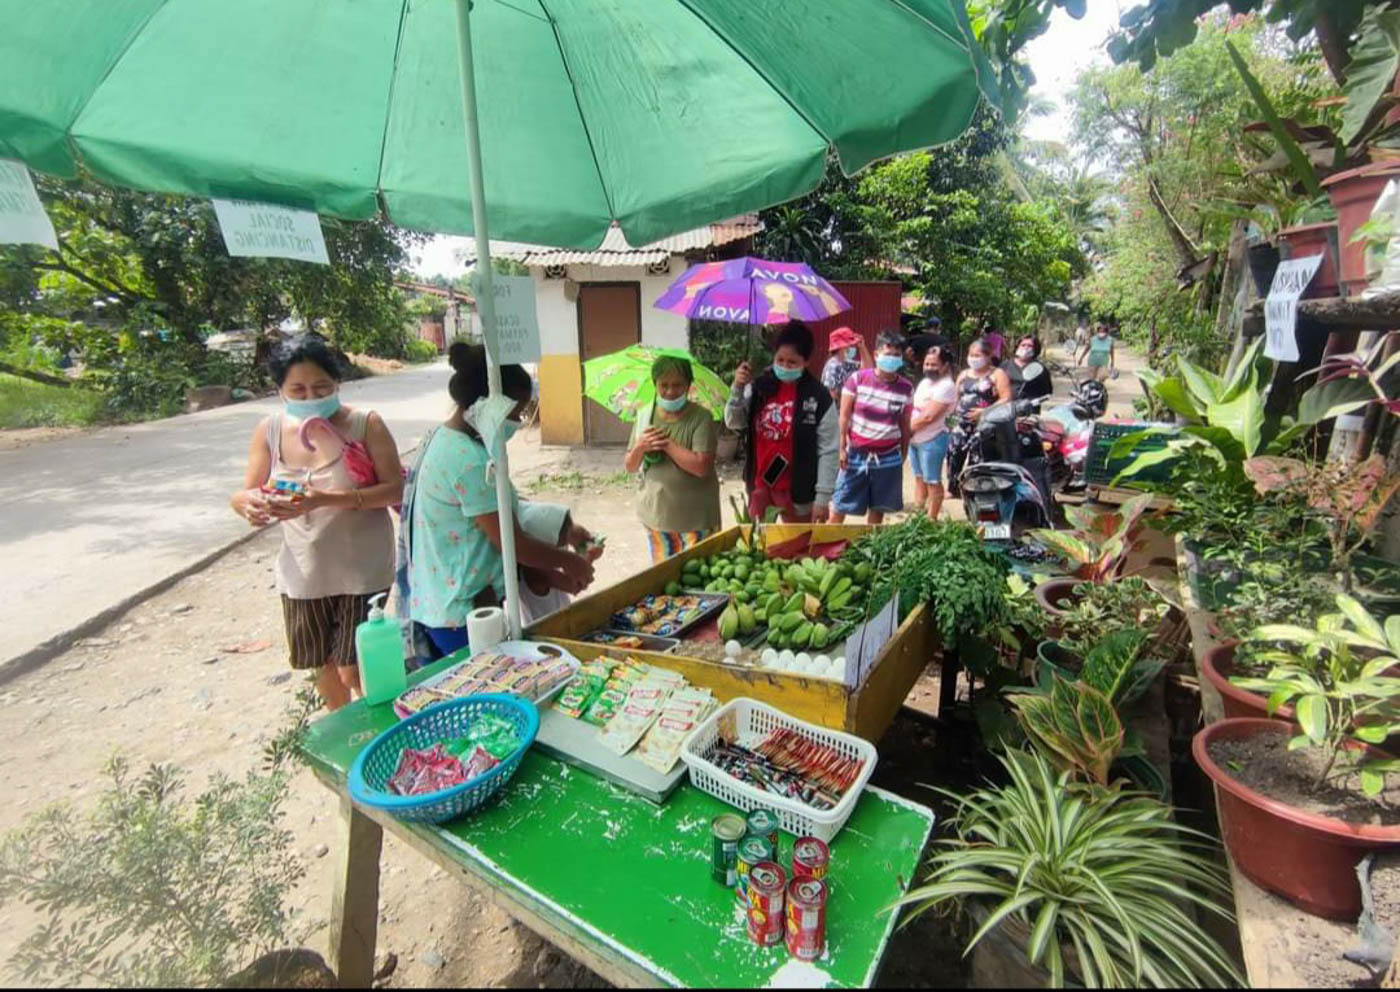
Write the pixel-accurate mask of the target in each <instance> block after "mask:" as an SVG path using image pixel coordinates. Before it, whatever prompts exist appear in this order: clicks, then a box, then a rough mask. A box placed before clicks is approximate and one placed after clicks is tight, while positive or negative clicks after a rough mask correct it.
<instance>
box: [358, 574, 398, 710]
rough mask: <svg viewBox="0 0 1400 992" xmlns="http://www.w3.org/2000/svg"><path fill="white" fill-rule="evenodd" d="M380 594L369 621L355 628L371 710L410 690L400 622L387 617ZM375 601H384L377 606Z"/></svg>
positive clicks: (362, 675) (366, 697)
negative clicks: (372, 707)
mask: <svg viewBox="0 0 1400 992" xmlns="http://www.w3.org/2000/svg"><path fill="white" fill-rule="evenodd" d="M385 595H386V594H385V593H380V594H379V595H378V596H375V597H374V598H373V599H371V600H370V601H369V604H370V609H369V619H368V620H366V621H365V622H364V623H362V624H360V625H359V626H358V627H356V628H355V654H357V655H358V656H359V661H360V688H361V689H362V690H363V691H364V694H365V702H367V703H369V704H370V705H371V706H374V705H377V704H379V703H387V702H388V701H389V700H391V699H393V698H394V697H395V696H397V695H398V694H399V693H401V692H403V691H404V690H405V689H407V688H408V670H407V668H406V667H405V666H404V656H403V635H402V633H401V632H400V630H399V625H398V623H397V621H394V620H391V619H389V618H388V617H387V616H385V615H384V607H383V604H382V601H383V599H384V596H385ZM375 600H380V601H381V602H380V603H376V602H375Z"/></svg>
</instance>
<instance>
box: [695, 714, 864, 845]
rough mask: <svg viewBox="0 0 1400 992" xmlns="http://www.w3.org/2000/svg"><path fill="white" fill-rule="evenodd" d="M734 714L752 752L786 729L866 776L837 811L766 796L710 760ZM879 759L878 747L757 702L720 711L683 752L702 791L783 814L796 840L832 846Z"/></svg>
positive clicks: (745, 806) (741, 736) (783, 823)
mask: <svg viewBox="0 0 1400 992" xmlns="http://www.w3.org/2000/svg"><path fill="white" fill-rule="evenodd" d="M730 713H732V714H734V726H735V729H736V730H737V732H738V737H739V740H738V741H737V743H739V744H741V745H743V746H745V747H751V746H753V745H756V744H758V743H760V742H761V741H762V740H763V739H764V738H765V737H767V736H768V735H769V734H770V733H772V732H773V731H774V730H779V729H782V728H786V729H788V730H795V731H797V732H798V733H800V734H801V735H802V736H804V737H807V738H809V739H811V740H814V741H817V742H818V743H821V744H825V745H827V746H828V747H831V748H834V749H835V750H836V751H839V752H840V753H841V754H842V755H843V756H845V757H848V758H855V759H856V760H858V761H860V762H862V765H861V770H860V774H859V775H858V776H856V780H855V782H854V783H853V784H852V785H851V787H850V788H849V789H847V790H846V794H845V795H844V796H842V797H841V801H840V802H839V803H837V804H836V808H835V809H829V810H817V809H813V808H812V807H810V806H808V805H807V804H806V803H802V802H799V801H798V800H796V799H788V798H786V797H785V796H779V795H777V794H776V793H772V792H765V791H764V790H762V789H759V788H757V787H755V786H752V785H749V784H748V783H747V782H741V781H739V780H738V779H736V778H735V777H734V776H732V775H730V774H729V773H728V772H725V771H722V770H721V769H720V768H719V767H718V766H717V765H715V764H714V763H713V762H711V761H710V760H709V758H710V755H711V754H713V753H714V749H715V743H716V742H717V741H718V740H719V722H720V720H721V719H723V718H724V717H725V716H726V715H727V714H730ZM876 758H877V754H876V751H875V745H873V744H871V743H870V742H869V741H864V740H861V739H860V738H859V737H853V736H852V735H850V734H843V733H841V732H840V731H838V730H828V729H827V728H826V727H818V726H816V725H814V724H810V723H804V722H803V721H801V720H798V719H796V718H795V717H791V716H788V715H787V714H786V713H784V712H783V711H782V710H778V709H774V708H773V707H772V706H768V705H766V704H764V703H760V702H759V701H758V700H756V699H745V698H740V699H734V700H731V701H730V702H728V703H726V704H725V705H724V706H722V707H720V708H719V709H718V710H716V711H715V712H714V713H713V714H711V715H710V718H709V719H707V720H706V721H705V722H704V723H702V724H700V726H698V727H696V728H695V729H694V730H693V731H691V733H690V736H689V737H687V738H686V740H685V744H684V745H683V746H682V747H681V760H682V761H684V762H685V764H686V767H687V768H689V769H690V781H691V784H692V785H694V786H695V787H696V788H697V789H700V790H701V791H702V792H708V793H709V794H710V795H712V796H714V797H715V798H717V799H719V800H721V801H723V802H726V803H728V804H729V805H731V806H735V807H737V808H738V809H741V810H743V811H744V812H746V813H747V812H749V811H750V810H754V809H758V808H760V807H762V808H764V809H771V810H772V811H773V812H775V813H777V814H778V823H779V825H780V826H781V827H782V828H783V829H784V830H786V831H787V832H788V833H790V834H792V835H793V836H794V837H816V838H817V839H818V840H822V841H827V842H830V841H831V839H832V838H833V837H835V836H836V835H837V833H839V832H840V830H841V828H842V827H843V826H845V825H846V821H847V820H848V819H849V818H850V816H851V811H852V810H854V809H855V808H856V802H857V800H859V799H860V794H861V792H862V791H863V790H864V789H865V783H866V782H868V781H870V774H871V772H873V771H874V770H875V761H876Z"/></svg>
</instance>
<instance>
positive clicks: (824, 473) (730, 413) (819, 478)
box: [724, 321, 840, 523]
mask: <svg viewBox="0 0 1400 992" xmlns="http://www.w3.org/2000/svg"><path fill="white" fill-rule="evenodd" d="M811 357H812V332H811V331H810V330H808V328H807V325H806V324H803V323H800V322H798V321H792V322H791V323H789V324H787V325H786V326H784V327H783V329H782V330H781V331H780V332H779V333H778V335H777V337H776V338H775V339H774V341H773V365H772V366H771V367H770V368H768V369H765V370H764V371H763V372H762V373H760V374H759V375H758V376H757V377H755V376H754V374H753V371H752V370H751V369H750V368H749V364H748V362H744V363H743V364H741V365H740V366H739V368H738V369H737V370H736V371H735V373H734V388H733V389H732V390H731V391H730V394H729V401H728V402H727V403H725V405H724V422H725V424H726V425H727V426H728V427H729V429H730V430H733V431H743V430H747V431H748V432H749V443H748V445H747V448H748V453H747V455H746V456H745V459H744V486H745V488H746V489H747V490H748V494H749V513H750V515H751V516H752V517H753V518H754V519H755V520H761V519H763V515H764V513H765V512H766V511H767V509H768V508H769V507H770V506H775V507H777V508H778V509H779V510H780V511H781V513H782V518H783V519H784V520H785V521H788V522H790V523H794V522H806V521H810V520H816V521H824V520H826V518H827V504H828V503H829V502H830V500H831V492H832V489H833V488H834V487H835V484H836V469H837V446H838V440H837V432H838V431H839V427H840V425H839V418H838V416H837V412H836V404H835V403H833V402H832V400H831V394H830V393H828V392H827V391H826V389H825V388H823V386H822V384H821V383H820V382H819V381H817V379H816V377H815V376H813V375H812V374H811V373H810V372H808V371H807V360H808V359H809V358H811Z"/></svg>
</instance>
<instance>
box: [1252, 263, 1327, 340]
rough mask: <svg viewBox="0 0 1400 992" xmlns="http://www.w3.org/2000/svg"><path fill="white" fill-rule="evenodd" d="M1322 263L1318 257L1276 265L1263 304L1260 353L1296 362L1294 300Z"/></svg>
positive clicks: (1295, 313)
mask: <svg viewBox="0 0 1400 992" xmlns="http://www.w3.org/2000/svg"><path fill="white" fill-rule="evenodd" d="M1321 264H1322V256H1321V255H1308V256H1306V257H1305V258H1290V259H1289V260H1288V261H1286V262H1279V263H1278V269H1277V271H1275V272H1274V281H1273V283H1272V285H1270V286H1269V298H1268V299H1267V300H1266V301H1265V302H1264V334H1265V340H1264V354H1265V355H1267V356H1268V357H1269V358H1272V359H1274V360H1275V361H1280V362H1296V361H1297V360H1298V297H1300V296H1302V295H1303V290H1305V289H1307V288H1308V283H1310V282H1312V277H1313V276H1314V275H1316V274H1317V269H1318V266H1320V265H1321Z"/></svg>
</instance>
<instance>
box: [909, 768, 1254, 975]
mask: <svg viewBox="0 0 1400 992" xmlns="http://www.w3.org/2000/svg"><path fill="white" fill-rule="evenodd" d="M1000 760H1001V763H1002V764H1003V765H1004V766H1005V767H1006V770H1007V772H1008V774H1009V776H1010V780H1009V781H1008V782H1007V783H1006V784H1005V785H999V786H994V785H988V786H986V787H984V788H982V789H979V790H977V791H976V792H973V793H972V794H970V795H967V796H959V795H956V794H953V793H947V792H945V793H944V794H945V795H947V796H948V797H949V798H950V799H952V801H953V802H954V803H955V804H956V807H957V811H956V813H955V814H954V815H953V817H952V818H951V820H950V821H949V822H950V823H951V826H952V830H953V834H954V836H953V837H952V838H950V839H949V840H947V841H945V842H944V843H943V844H942V845H941V849H940V851H939V853H938V854H937V855H935V856H934V858H933V863H932V871H931V872H930V874H929V876H928V878H927V880H926V882H925V884H924V885H922V886H920V887H919V888H916V889H913V890H911V891H910V892H909V893H908V895H906V896H905V897H904V898H903V899H901V900H900V902H899V904H900V905H909V906H913V907H914V911H913V913H911V914H910V915H909V916H908V917H907V918H906V922H907V920H908V919H912V918H913V916H914V915H917V914H918V913H921V912H923V911H924V910H927V909H930V908H933V907H937V906H942V905H945V904H949V903H953V904H957V905H959V906H961V907H962V908H963V909H964V910H966V911H967V912H969V913H970V914H971V915H972V916H973V919H974V920H976V921H977V922H978V923H979V926H978V927H977V930H976V932H974V933H973V935H972V937H971V939H970V941H969V944H968V949H969V951H974V950H975V953H977V954H979V955H980V954H983V953H984V952H985V953H990V952H991V948H993V947H995V946H998V945H1000V946H1001V947H1003V948H1007V949H1008V951H1009V953H1011V954H1014V955H1016V956H1017V958H1018V959H1019V960H1016V961H1013V962H1008V963H1010V964H1014V965H1019V966H1020V968H1019V970H1020V972H1021V975H1022V976H1024V977H1023V979H1022V980H1023V981H1024V983H1025V984H1026V985H1046V986H1050V987H1054V988H1062V987H1064V986H1066V985H1067V984H1069V983H1071V982H1076V983H1079V984H1082V985H1085V986H1091V987H1099V986H1102V987H1117V988H1128V987H1141V986H1143V985H1156V986H1163V987H1168V986H1204V985H1210V986H1229V985H1240V984H1243V978H1242V976H1241V975H1240V974H1239V972H1238V970H1237V969H1236V968H1235V965H1234V963H1233V962H1232V961H1231V960H1230V957H1229V956H1228V955H1227V954H1226V953H1225V952H1224V951H1223V950H1222V949H1221V948H1220V947H1219V946H1218V945H1217V944H1216V943H1215V942H1214V941H1213V940H1212V939H1211V938H1210V937H1209V936H1207V935H1206V934H1204V933H1203V932H1202V931H1201V929H1200V927H1199V925H1198V924H1197V922H1196V918H1195V911H1197V910H1198V911H1200V912H1203V913H1210V914H1214V915H1216V916H1219V917H1221V918H1223V919H1226V920H1229V919H1230V914H1229V913H1228V912H1227V911H1226V910H1225V909H1223V908H1222V905H1221V901H1222V900H1223V899H1225V898H1226V897H1227V896H1228V892H1229V890H1228V888H1227V886H1226V881H1225V877H1224V875H1223V873H1222V871H1221V869H1220V868H1219V866H1218V865H1217V864H1216V863H1215V862H1214V861H1213V860H1212V859H1211V857H1210V847H1209V839H1208V838H1206V837H1204V836H1203V835H1201V834H1198V833H1195V832H1194V831H1191V830H1188V829H1187V828H1185V827H1182V826H1181V825H1179V824H1178V823H1177V822H1176V821H1175V820H1174V819H1172V815H1171V810H1170V809H1169V808H1168V807H1167V806H1165V805H1163V804H1162V803H1160V802H1158V801H1156V800H1154V799H1152V798H1150V797H1147V796H1142V795H1134V794H1129V793H1124V792H1123V791H1122V790H1121V789H1119V788H1105V787H1103V786H1098V785H1086V784H1083V783H1079V782H1076V781H1074V780H1073V778H1072V776H1071V774H1070V773H1069V772H1067V771H1061V772H1056V771H1055V769H1054V768H1052V767H1051V765H1050V763H1049V762H1048V761H1047V760H1046V759H1045V758H1044V757H1043V756H1042V755H1040V754H1038V753H1035V752H1031V753H1027V752H1024V751H1019V750H1012V751H1009V752H1007V753H1006V754H1005V755H1004V756H1001V757H1000Z"/></svg>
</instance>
